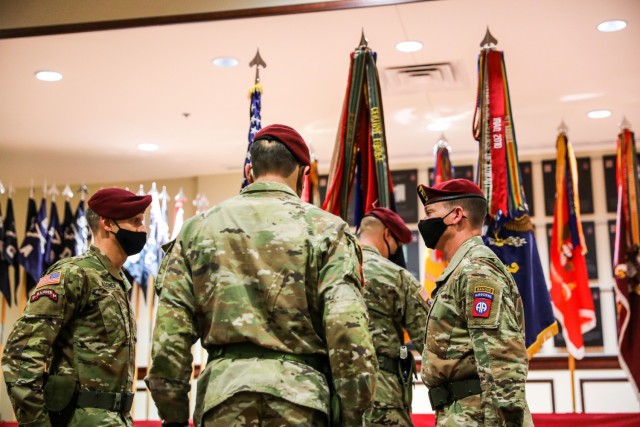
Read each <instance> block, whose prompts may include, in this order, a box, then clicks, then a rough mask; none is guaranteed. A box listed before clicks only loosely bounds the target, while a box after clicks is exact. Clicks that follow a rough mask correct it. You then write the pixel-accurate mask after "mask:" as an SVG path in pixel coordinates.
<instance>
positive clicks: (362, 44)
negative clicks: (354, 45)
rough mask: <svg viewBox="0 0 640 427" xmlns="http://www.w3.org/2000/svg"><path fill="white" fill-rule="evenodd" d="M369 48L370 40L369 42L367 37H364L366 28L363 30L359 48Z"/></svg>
mask: <svg viewBox="0 0 640 427" xmlns="http://www.w3.org/2000/svg"><path fill="white" fill-rule="evenodd" d="M368 46H369V40H367V37H365V35H364V28H363V29H362V35H361V36H360V44H359V45H358V47H360V48H365V47H368Z"/></svg>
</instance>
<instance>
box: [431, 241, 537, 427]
mask: <svg viewBox="0 0 640 427" xmlns="http://www.w3.org/2000/svg"><path fill="white" fill-rule="evenodd" d="M433 298H434V299H433V305H432V306H431V309H430V310H429V319H428V321H427V337H426V343H425V349H424V353H423V355H422V380H423V381H424V383H425V384H426V385H427V387H429V388H432V387H438V386H441V385H443V384H446V383H450V382H452V381H459V380H465V379H469V378H473V377H476V378H477V377H479V378H480V387H481V389H482V393H480V394H476V395H472V396H469V397H465V398H463V399H460V400H458V401H455V402H453V403H450V404H448V405H445V406H444V407H443V408H441V409H440V410H437V411H436V425H438V426H462V425H464V426H521V425H525V426H529V425H533V423H532V420H531V414H530V413H529V408H528V405H527V401H526V399H525V382H526V378H527V370H528V360H527V351H526V348H525V344H524V309H523V306H522V300H521V299H520V294H519V293H518V288H517V287H516V284H515V282H514V280H513V277H512V276H511V274H510V273H509V272H508V271H507V270H506V268H505V267H504V265H503V264H502V262H501V261H500V260H499V259H498V257H496V255H495V254H494V253H493V252H492V251H491V250H490V249H489V248H487V247H486V246H485V245H484V244H483V242H482V238H480V237H473V238H470V239H468V240H467V241H466V242H464V243H463V244H462V245H461V246H460V248H459V249H458V250H457V251H456V253H455V254H454V256H453V258H452V259H451V261H450V263H449V265H448V267H447V268H446V269H445V271H444V273H442V275H441V276H440V277H439V278H438V280H437V282H436V289H435V290H434V296H433Z"/></svg>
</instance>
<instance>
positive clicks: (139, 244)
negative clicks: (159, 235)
mask: <svg viewBox="0 0 640 427" xmlns="http://www.w3.org/2000/svg"><path fill="white" fill-rule="evenodd" d="M113 222H114V223H115V224H116V225H117V226H118V231H117V232H115V233H113V231H112V233H113V234H114V235H115V236H116V240H117V241H118V243H120V246H121V247H122V250H123V251H124V253H125V254H127V256H131V255H135V254H138V253H140V251H141V250H142V248H144V245H145V243H147V233H146V232H145V231H131V230H125V229H124V228H121V227H120V225H119V224H118V223H117V222H116V221H115V220H114V221H113Z"/></svg>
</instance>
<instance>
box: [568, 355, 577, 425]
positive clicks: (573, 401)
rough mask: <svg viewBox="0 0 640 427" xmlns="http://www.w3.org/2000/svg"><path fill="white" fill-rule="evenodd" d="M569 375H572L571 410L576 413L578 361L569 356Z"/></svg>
mask: <svg viewBox="0 0 640 427" xmlns="http://www.w3.org/2000/svg"><path fill="white" fill-rule="evenodd" d="M569 373H570V374H571V408H572V409H573V413H574V414H575V413H576V359H575V358H574V357H573V356H572V355H571V354H569Z"/></svg>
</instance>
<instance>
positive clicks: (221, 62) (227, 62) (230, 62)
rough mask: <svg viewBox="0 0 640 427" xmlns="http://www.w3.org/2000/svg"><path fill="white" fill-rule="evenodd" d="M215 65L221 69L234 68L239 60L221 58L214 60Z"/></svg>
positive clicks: (227, 57) (226, 57) (228, 57)
mask: <svg viewBox="0 0 640 427" xmlns="http://www.w3.org/2000/svg"><path fill="white" fill-rule="evenodd" d="M211 62H213V65H215V66H216V67H220V68H233V67H235V66H236V65H238V60H237V59H236V58H232V57H230V56H220V57H218V58H214V59H213V61H211Z"/></svg>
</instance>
